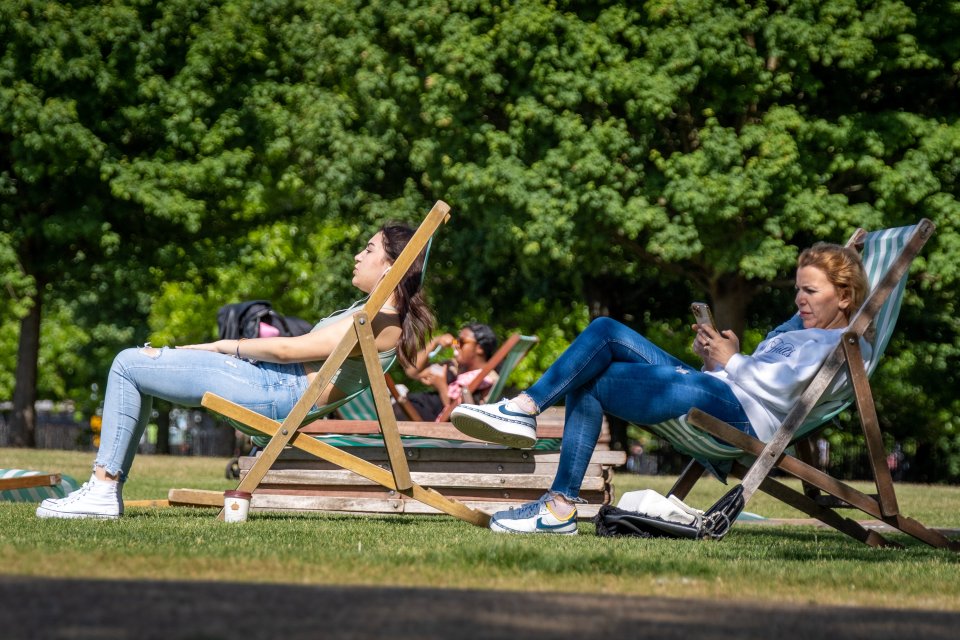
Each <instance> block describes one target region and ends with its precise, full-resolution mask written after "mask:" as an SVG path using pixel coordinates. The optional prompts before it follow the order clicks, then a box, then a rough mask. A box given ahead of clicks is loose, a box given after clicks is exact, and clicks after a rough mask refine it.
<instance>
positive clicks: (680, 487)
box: [667, 460, 706, 500]
mask: <svg viewBox="0 0 960 640" xmlns="http://www.w3.org/2000/svg"><path fill="white" fill-rule="evenodd" d="M704 471H706V467H704V466H703V465H702V464H700V463H699V462H697V461H696V460H690V463H689V464H688V465H687V467H686V469H684V470H683V473H681V474H680V477H679V478H677V481H676V482H674V483H673V487H671V488H670V493H668V494H667V495H668V496H669V495H675V496H677V497H678V498H680V499H681V500H683V499H684V498H686V497H687V495H688V494H689V493H690V491H691V489H693V487H694V486H695V485H696V484H697V481H699V480H700V478H701V477H703V472H704Z"/></svg>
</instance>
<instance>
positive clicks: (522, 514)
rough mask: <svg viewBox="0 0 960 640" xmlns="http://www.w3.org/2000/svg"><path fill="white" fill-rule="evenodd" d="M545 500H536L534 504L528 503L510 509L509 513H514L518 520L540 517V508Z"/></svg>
mask: <svg viewBox="0 0 960 640" xmlns="http://www.w3.org/2000/svg"><path fill="white" fill-rule="evenodd" d="M545 502H546V501H545V500H542V499H541V500H537V501H536V502H528V503H527V504H525V505H522V506H519V507H516V508H515V509H511V511H516V514H517V517H519V518H533V517H535V516H538V515H540V506H541V505H542V504H544V503H545Z"/></svg>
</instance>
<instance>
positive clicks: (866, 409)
mask: <svg viewBox="0 0 960 640" xmlns="http://www.w3.org/2000/svg"><path fill="white" fill-rule="evenodd" d="M934 229H935V226H934V224H933V223H932V222H931V221H930V220H927V219H923V220H921V221H920V222H919V223H918V224H917V225H916V228H915V229H914V230H913V232H912V235H911V236H910V238H909V239H908V240H907V243H906V245H905V246H904V248H903V250H902V251H901V252H900V254H899V255H898V256H897V258H896V259H895V260H894V261H893V263H892V264H891V266H890V268H889V269H888V270H887V272H886V273H885V274H884V275H883V277H882V279H881V280H880V282H879V284H878V285H877V286H876V287H875V288H874V290H873V291H872V292H871V293H870V295H869V296H868V297H867V299H866V300H865V301H864V303H863V305H862V306H861V307H860V309H859V310H858V311H857V313H856V314H855V315H854V317H853V319H852V320H851V321H850V325H849V327H848V328H847V331H845V332H844V334H843V336H842V338H841V340H840V344H838V345H837V347H836V349H834V351H833V352H832V353H831V354H830V355H829V356H828V357H827V359H826V360H825V361H824V363H823V365H822V366H821V367H820V370H819V372H818V373H817V375H816V376H815V377H814V378H813V380H812V381H811V382H810V384H809V385H808V386H807V388H806V390H805V391H804V393H803V394H802V395H801V397H800V399H799V400H798V401H797V403H796V405H794V407H793V409H792V410H791V411H790V412H789V413H788V414H787V416H786V418H784V421H783V423H782V424H781V426H780V428H779V430H778V431H777V432H776V434H774V437H773V438H772V439H771V440H770V441H769V442H768V443H766V444H764V443H763V442H761V441H760V440H758V439H756V438H753V437H751V436H749V435H747V434H745V433H743V432H742V431H740V430H738V429H736V428H734V427H732V426H730V425H729V424H727V423H725V422H723V421H721V420H718V419H717V418H714V417H713V416H710V415H708V414H706V413H704V412H703V411H700V410H698V409H692V410H691V411H690V412H689V413H688V414H687V416H686V420H687V422H688V423H689V424H691V425H692V426H694V427H696V428H698V429H701V430H703V431H705V432H707V433H709V434H711V435H713V436H715V437H717V438H719V439H721V440H723V441H725V442H727V443H728V444H730V445H733V446H735V447H738V448H739V449H741V450H742V451H744V453H746V454H748V455H750V456H754V457H755V459H754V462H753V464H752V465H751V466H750V467H749V468H747V467H745V466H744V465H742V464H739V463H735V464H734V468H733V470H732V474H733V475H734V476H735V477H739V478H741V480H742V481H741V485H740V489H741V490H742V492H743V493H742V495H743V499H744V503H746V502H747V501H748V500H749V499H750V498H751V497H752V496H753V495H754V494H755V493H756V492H757V491H758V490H760V491H764V492H766V493H768V494H770V495H772V496H774V497H776V498H778V499H780V500H781V501H783V502H785V503H787V504H789V505H791V506H793V507H795V508H797V509H799V510H801V511H803V512H804V513H806V514H808V515H810V516H812V517H814V518H816V519H818V520H820V521H821V522H824V523H825V524H827V525H829V526H831V527H833V528H835V529H837V530H838V531H841V532H843V533H845V534H847V535H849V536H851V537H853V538H855V539H857V540H860V541H861V542H864V543H866V544H868V545H871V546H900V545H898V544H896V543H894V542H892V541H890V540H888V539H886V538H884V537H883V536H882V535H880V534H879V533H878V532H877V531H874V530H868V529H866V528H864V527H863V526H862V525H860V524H859V523H857V522H856V521H854V520H851V519H849V518H846V517H843V516H841V515H840V514H838V513H837V512H836V511H835V509H836V508H839V507H854V508H857V509H860V510H861V511H863V512H864V513H866V514H868V515H870V516H872V517H874V518H876V519H878V520H881V521H882V522H884V523H886V524H888V525H890V526H891V527H894V528H896V529H898V530H900V531H902V532H903V533H906V534H908V535H910V536H913V537H914V538H916V539H917V540H920V541H922V542H924V543H926V544H929V545H931V546H933V547H937V548H945V549H950V550H952V551H960V542H957V541H952V540H950V539H948V538H947V537H946V536H944V535H943V534H942V533H940V532H938V531H936V530H934V529H931V528H929V527H926V526H924V525H923V524H921V523H919V522H917V521H916V520H913V519H911V518H908V517H906V516H904V515H902V514H901V513H900V509H899V506H898V504H897V497H896V491H895V489H894V487H893V478H892V477H891V474H890V470H889V468H888V467H887V464H886V455H885V452H884V448H883V437H882V434H881V431H880V423H879V419H878V417H877V411H876V405H875V404H874V399H873V393H872V391H871V388H870V381H869V377H868V375H867V371H866V367H865V366H864V362H863V357H862V354H861V352H860V338H862V337H863V336H864V334H865V333H866V332H867V331H868V329H869V328H870V324H871V322H872V321H873V319H874V317H875V316H876V314H877V313H878V311H879V310H880V308H881V307H882V306H883V303H884V302H885V301H886V300H887V298H888V296H889V295H890V293H891V291H893V289H894V288H895V287H896V286H897V284H898V283H899V281H900V279H901V278H902V277H903V276H904V275H905V274H906V272H907V270H908V269H909V267H910V264H911V263H912V262H913V259H914V258H915V257H916V256H917V254H918V253H919V252H920V250H921V249H922V248H923V246H924V244H926V242H927V240H928V239H929V238H930V237H931V235H932V234H933V231H934ZM864 236H865V233H864V232H863V231H862V230H858V233H857V234H855V236H854V238H853V239H852V242H853V243H855V244H857V243H861V242H862V239H863V237H864ZM844 367H846V371H847V374H848V376H849V384H850V385H851V388H852V392H853V398H854V401H855V404H856V408H857V415H858V416H859V421H860V425H861V428H862V430H863V434H864V438H865V439H866V444H867V452H868V458H869V466H870V469H871V471H872V474H873V479H874V483H875V485H876V487H877V495H873V496H871V495H867V494H864V493H862V492H860V491H858V490H856V489H854V488H853V487H851V486H850V485H848V484H846V483H844V482H842V481H840V480H837V479H835V478H833V477H832V476H830V475H829V474H827V473H824V472H823V471H820V470H819V469H817V468H816V467H814V466H813V465H812V464H811V463H810V462H807V461H803V460H801V459H798V458H796V457H793V456H790V455H787V454H786V450H787V447H788V446H789V445H790V444H791V442H792V441H793V439H794V435H795V434H796V433H797V431H798V429H800V427H801V425H803V423H804V421H805V420H806V419H807V417H808V416H809V415H810V412H811V411H812V410H813V409H814V407H816V405H817V403H818V402H819V401H820V399H821V397H822V396H823V394H824V393H825V392H826V391H827V389H829V388H830V385H831V384H832V383H833V381H834V379H835V378H836V376H837V375H838V374H839V373H840V372H841V370H842V369H843V368H844ZM801 451H805V452H808V451H809V450H808V449H805V448H803V447H801ZM807 455H808V456H809V453H807ZM774 467H777V468H779V469H781V470H783V471H785V472H787V473H789V474H790V475H793V476H795V477H797V478H799V479H800V480H801V481H802V482H803V483H804V486H805V487H807V488H808V491H807V492H805V493H801V492H798V491H795V490H794V489H791V488H789V487H787V486H786V485H784V484H782V483H780V482H777V481H775V480H773V479H772V478H770V477H769V474H770V471H771V470H772V469H773V468H774ZM703 469H704V468H703V466H702V465H700V464H699V463H698V462H696V461H693V462H692V463H691V464H690V466H688V467H687V469H686V470H685V471H684V473H683V474H682V475H681V477H680V478H679V479H678V480H677V483H676V484H675V485H674V487H673V489H672V490H671V493H674V494H675V495H677V497H679V498H681V499H682V498H684V497H685V496H686V495H687V494H688V493H689V491H690V489H691V488H692V487H693V485H694V484H695V483H696V481H697V480H698V479H699V477H700V476H701V475H702V473H703ZM809 488H814V489H815V490H814V491H810V490H809ZM820 491H822V492H824V493H826V494H827V495H826V496H819V495H818V493H819V492H820Z"/></svg>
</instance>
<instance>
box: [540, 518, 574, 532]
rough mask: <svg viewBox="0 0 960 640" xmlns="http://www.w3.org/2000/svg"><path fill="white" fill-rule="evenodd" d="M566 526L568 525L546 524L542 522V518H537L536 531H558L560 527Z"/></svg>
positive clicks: (562, 523)
mask: <svg viewBox="0 0 960 640" xmlns="http://www.w3.org/2000/svg"><path fill="white" fill-rule="evenodd" d="M568 524H570V523H569V522H561V523H560V524H547V523H546V522H544V521H543V518H537V529H547V530H550V529H560V528H561V527H565V526H567V525H568Z"/></svg>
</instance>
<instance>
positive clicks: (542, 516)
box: [490, 493, 577, 536]
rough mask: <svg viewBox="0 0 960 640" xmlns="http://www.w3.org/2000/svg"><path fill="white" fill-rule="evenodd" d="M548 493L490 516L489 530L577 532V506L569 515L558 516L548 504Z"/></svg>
mask: <svg viewBox="0 0 960 640" xmlns="http://www.w3.org/2000/svg"><path fill="white" fill-rule="evenodd" d="M550 498H551V496H550V494H549V493H548V494H546V495H545V496H543V497H542V498H540V499H539V500H537V501H536V502H528V503H527V504H525V505H523V506H520V507H517V508H516V509H509V510H507V511H498V512H497V513H495V514H493V517H491V518H490V530H491V531H496V532H497V533H559V534H563V535H568V536H570V535H576V534H577V508H576V507H574V508H573V511H572V512H571V513H570V515H568V516H566V517H564V518H560V517H558V516H557V514H556V512H555V511H554V510H553V505H551V504H549V501H550Z"/></svg>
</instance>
